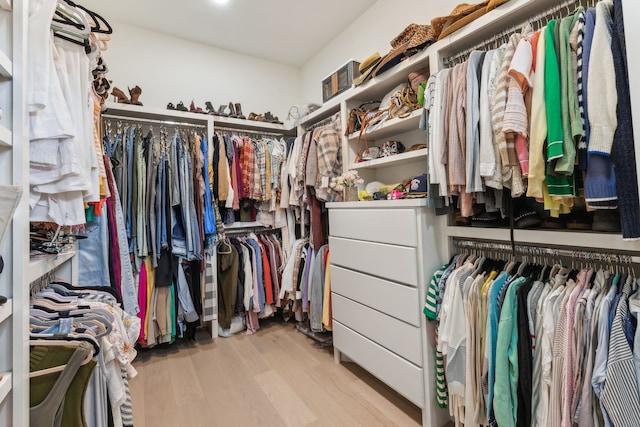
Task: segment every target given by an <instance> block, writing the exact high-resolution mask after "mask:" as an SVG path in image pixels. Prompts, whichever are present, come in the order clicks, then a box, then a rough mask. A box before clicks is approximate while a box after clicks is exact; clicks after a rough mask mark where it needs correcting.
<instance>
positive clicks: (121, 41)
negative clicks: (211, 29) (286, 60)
mask: <svg viewBox="0 0 640 427" xmlns="http://www.w3.org/2000/svg"><path fill="white" fill-rule="evenodd" d="M111 21H112V20H109V22H110V23H111V24H112V26H113V36H112V40H111V41H110V42H109V47H108V50H107V51H106V52H104V57H105V59H106V61H107V65H108V66H109V73H108V74H107V77H108V78H109V80H113V86H116V87H118V88H120V89H122V90H123V91H124V92H125V93H126V94H127V95H128V91H127V86H130V87H133V86H135V85H139V86H140V87H141V88H142V96H141V97H140V101H141V102H142V103H143V104H144V105H145V106H149V107H155V108H166V106H167V103H169V102H172V103H173V104H174V105H175V104H177V103H178V102H180V101H183V102H184V104H185V105H186V106H187V107H189V103H190V102H191V100H194V101H195V103H196V105H197V106H199V107H201V108H202V109H205V106H204V103H205V101H211V102H212V104H213V105H214V107H215V108H216V109H217V108H218V106H219V105H220V104H228V103H229V102H230V101H232V102H233V103H234V104H235V103H236V102H239V103H241V104H242V111H243V113H244V115H245V116H248V115H249V113H250V112H255V113H256V114H260V113H265V112H267V111H271V113H272V114H274V115H276V116H278V117H279V118H280V120H282V121H284V120H285V118H286V116H287V113H288V111H289V107H290V106H291V105H293V104H296V103H299V102H300V99H301V98H302V93H301V75H300V70H299V69H298V68H295V67H290V66H286V65H281V64H276V63H274V62H269V61H265V60H262V59H257V58H254V57H250V56H246V55H240V54H237V53H234V52H230V51H227V50H223V49H219V48H215V47H211V46H207V45H204V44H200V43H195V42H192V41H188V40H184V39H179V38H175V37H172V36H167V35H164V34H161V33H156V32H152V31H148V30H143V29H139V28H136V27H134V26H131V25H128V24H124V23H121V22H111ZM111 100H113V98H112V99H111ZM227 111H228V110H227Z"/></svg>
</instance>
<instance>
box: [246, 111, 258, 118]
mask: <svg viewBox="0 0 640 427" xmlns="http://www.w3.org/2000/svg"><path fill="white" fill-rule="evenodd" d="M256 117H258V115H257V114H256V113H254V112H251V113H249V117H247V118H248V119H249V120H257V119H256Z"/></svg>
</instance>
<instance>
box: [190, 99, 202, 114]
mask: <svg viewBox="0 0 640 427" xmlns="http://www.w3.org/2000/svg"><path fill="white" fill-rule="evenodd" d="M189 111H190V112H191V113H204V111H202V108H200V107H196V104H194V103H193V101H191V105H190V106H189Z"/></svg>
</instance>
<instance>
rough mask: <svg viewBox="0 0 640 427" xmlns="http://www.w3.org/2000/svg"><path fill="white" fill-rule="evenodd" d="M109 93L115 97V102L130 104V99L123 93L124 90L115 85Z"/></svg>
mask: <svg viewBox="0 0 640 427" xmlns="http://www.w3.org/2000/svg"><path fill="white" fill-rule="evenodd" d="M111 95H113V96H114V97H115V98H116V102H117V103H118V104H131V101H129V98H127V95H125V94H124V92H123V91H121V90H120V89H118V88H117V87H114V88H113V89H112V90H111Z"/></svg>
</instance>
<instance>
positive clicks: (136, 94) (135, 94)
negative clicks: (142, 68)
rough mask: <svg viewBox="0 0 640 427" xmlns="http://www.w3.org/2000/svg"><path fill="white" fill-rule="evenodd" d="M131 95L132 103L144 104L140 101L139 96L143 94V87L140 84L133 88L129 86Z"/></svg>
mask: <svg viewBox="0 0 640 427" xmlns="http://www.w3.org/2000/svg"><path fill="white" fill-rule="evenodd" d="M129 95H131V103H132V104H135V105H142V102H140V101H138V98H140V95H142V89H141V88H140V86H134V87H133V89H131V88H129Z"/></svg>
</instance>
